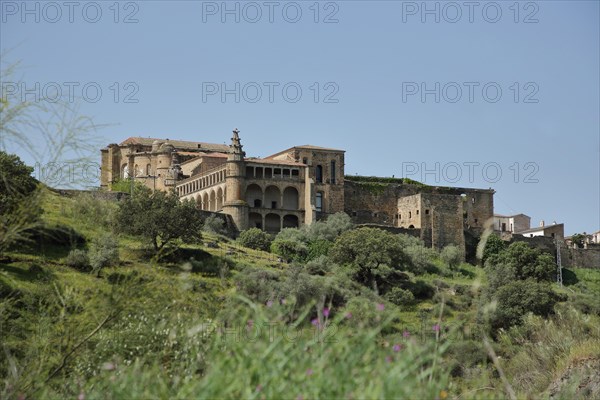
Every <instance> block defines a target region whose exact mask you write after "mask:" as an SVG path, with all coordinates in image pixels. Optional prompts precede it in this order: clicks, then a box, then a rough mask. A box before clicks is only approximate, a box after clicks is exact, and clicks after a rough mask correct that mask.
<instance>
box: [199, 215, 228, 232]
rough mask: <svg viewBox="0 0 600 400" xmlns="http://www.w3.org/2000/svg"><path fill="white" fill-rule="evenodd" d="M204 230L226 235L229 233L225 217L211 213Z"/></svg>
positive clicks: (205, 221)
mask: <svg viewBox="0 0 600 400" xmlns="http://www.w3.org/2000/svg"><path fill="white" fill-rule="evenodd" d="M202 230H203V231H205V232H209V233H214V234H216V235H225V234H227V229H226V227H225V221H224V220H223V218H219V217H218V216H216V215H209V216H208V217H207V218H206V219H205V220H204V224H203V225H202Z"/></svg>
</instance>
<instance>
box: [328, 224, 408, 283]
mask: <svg viewBox="0 0 600 400" xmlns="http://www.w3.org/2000/svg"><path fill="white" fill-rule="evenodd" d="M329 257H330V258H331V260H332V261H333V262H334V263H337V264H340V265H345V266H347V267H350V269H351V271H352V275H353V279H355V280H356V281H358V282H361V283H362V284H364V285H366V286H370V287H372V288H373V290H374V291H375V292H376V293H379V289H378V287H379V286H382V284H385V283H386V282H387V281H388V280H390V279H395V277H396V276H397V275H398V274H397V272H398V271H403V270H408V269H410V258H409V257H408V256H407V255H406V253H405V252H404V250H403V246H402V242H401V240H400V238H399V237H398V235H394V234H393V233H390V232H386V231H384V230H381V229H376V228H359V229H355V230H352V231H347V232H345V233H343V234H342V235H341V236H340V237H339V238H338V239H337V240H336V241H335V244H334V245H333V247H332V248H331V249H330V251H329Z"/></svg>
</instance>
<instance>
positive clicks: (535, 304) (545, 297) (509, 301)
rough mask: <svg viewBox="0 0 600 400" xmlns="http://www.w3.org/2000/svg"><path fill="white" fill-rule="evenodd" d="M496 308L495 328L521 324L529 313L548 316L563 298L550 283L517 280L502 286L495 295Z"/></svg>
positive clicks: (494, 313)
mask: <svg viewBox="0 0 600 400" xmlns="http://www.w3.org/2000/svg"><path fill="white" fill-rule="evenodd" d="M494 298H495V300H496V301H497V306H496V310H495V311H494V312H493V313H492V315H491V318H490V321H491V325H492V328H493V329H499V328H508V327H510V326H513V325H519V324H521V322H522V319H523V317H524V316H525V315H527V314H528V313H530V312H531V313H533V314H535V315H540V316H543V317H546V316H548V315H550V314H552V313H553V312H554V305H555V304H556V303H557V302H558V301H559V300H561V297H560V296H558V295H557V294H556V293H554V291H553V290H552V288H551V287H550V285H549V284H548V283H545V282H544V283H541V282H536V281H535V280H533V279H528V280H524V281H522V280H517V281H513V282H510V283H508V284H506V285H504V286H501V287H500V288H499V289H498V290H497V291H496V293H495V295H494Z"/></svg>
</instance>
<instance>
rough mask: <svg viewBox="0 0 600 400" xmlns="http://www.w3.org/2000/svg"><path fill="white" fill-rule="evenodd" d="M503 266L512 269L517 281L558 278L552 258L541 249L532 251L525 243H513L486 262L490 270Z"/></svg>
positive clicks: (539, 280)
mask: <svg viewBox="0 0 600 400" xmlns="http://www.w3.org/2000/svg"><path fill="white" fill-rule="evenodd" d="M501 264H502V265H504V266H506V267H507V268H508V269H510V270H511V271H512V273H513V274H514V277H515V278H516V279H529V278H532V279H535V280H536V281H538V282H541V281H553V280H554V279H555V278H556V265H555V264H554V259H553V258H552V256H551V255H550V254H547V253H542V252H541V251H540V250H539V249H532V248H531V247H529V246H528V245H527V244H526V243H523V242H515V243H512V244H511V245H510V246H508V248H506V249H505V250H502V251H500V253H498V254H495V255H491V256H490V257H489V258H488V259H487V260H486V267H488V269H492V268H497V267H499V266H500V265H501Z"/></svg>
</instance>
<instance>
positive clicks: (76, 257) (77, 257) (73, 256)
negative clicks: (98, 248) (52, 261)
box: [65, 249, 90, 271]
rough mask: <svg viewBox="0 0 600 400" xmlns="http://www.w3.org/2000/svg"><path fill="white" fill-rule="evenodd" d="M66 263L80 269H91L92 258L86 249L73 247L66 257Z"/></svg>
mask: <svg viewBox="0 0 600 400" xmlns="http://www.w3.org/2000/svg"><path fill="white" fill-rule="evenodd" d="M65 264H66V265H68V266H69V267H71V268H75V269H77V270H80V271H87V270H89V269H90V258H89V256H88V254H87V252H86V251H85V250H81V249H73V250H71V251H70V252H69V255H68V256H67V258H66V259H65Z"/></svg>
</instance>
